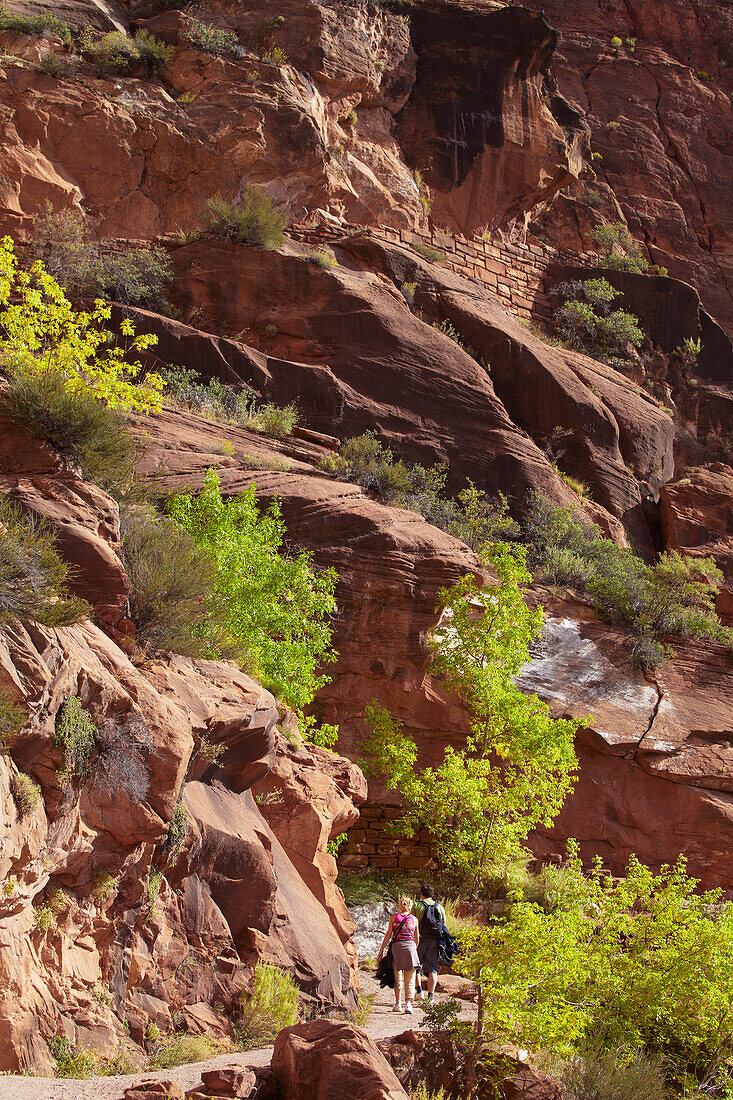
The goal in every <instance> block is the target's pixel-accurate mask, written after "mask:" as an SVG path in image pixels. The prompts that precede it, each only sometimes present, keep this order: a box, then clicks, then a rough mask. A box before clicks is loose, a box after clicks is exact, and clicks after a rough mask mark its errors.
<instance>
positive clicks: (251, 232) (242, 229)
mask: <svg viewBox="0 0 733 1100" xmlns="http://www.w3.org/2000/svg"><path fill="white" fill-rule="evenodd" d="M288 221H289V218H288V214H287V211H286V210H285V209H284V208H283V207H276V206H274V205H273V203H272V199H270V197H269V196H268V195H267V194H266V192H265V191H263V190H262V189H261V188H259V187H255V185H254V184H250V185H249V186H248V187H247V188H245V191H244V194H243V195H242V198H241V199H240V200H239V201H238V202H227V201H226V199H223V198H222V197H221V195H215V196H214V197H213V198H211V199H209V200H208V202H207V203H206V207H205V209H204V212H203V214H202V215H201V224H202V226H203V228H204V232H205V233H207V234H209V236H212V237H218V238H220V239H221V240H225V241H237V242H238V243H239V244H249V245H255V246H256V247H257V248H264V249H266V250H267V251H268V252H271V251H272V250H273V249H275V248H280V247H281V245H282V243H283V239H284V238H283V231H284V229H285V227H286V226H287V224H288Z"/></svg>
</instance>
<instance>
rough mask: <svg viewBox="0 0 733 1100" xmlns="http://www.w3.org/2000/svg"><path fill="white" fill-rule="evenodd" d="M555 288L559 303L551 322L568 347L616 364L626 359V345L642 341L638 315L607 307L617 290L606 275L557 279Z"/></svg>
mask: <svg viewBox="0 0 733 1100" xmlns="http://www.w3.org/2000/svg"><path fill="white" fill-rule="evenodd" d="M556 290H557V293H558V294H559V295H560V297H561V298H562V299H563V305H562V306H561V307H560V309H559V310H557V312H556V313H555V324H556V325H557V328H558V332H559V335H560V337H561V338H562V339H563V340H564V341H565V342H566V344H567V345H568V346H569V347H572V348H576V349H577V350H578V351H584V352H586V354H588V355H591V356H592V357H593V358H594V359H598V360H600V361H601V362H605V363H610V364H611V365H616V364H617V363H619V362H620V363H621V364H625V363H626V362H627V361H628V360H629V359H630V356H629V347H633V348H638V347H640V345H641V344H642V343H643V340H644V333H643V331H642V329H641V328H640V326H639V318H638V317H635V316H634V314H633V313H627V312H626V311H625V310H622V309H614V310H612V309H611V306H612V304H613V302H614V300H615V299H616V298H618V297H619V296H620V292H619V291H617V290H614V288H613V287H612V286H611V284H610V283H609V282H608V281H607V280H606V279H588V280H586V281H585V282H578V281H573V282H570V283H560V285H559V286H558V287H557V288H556Z"/></svg>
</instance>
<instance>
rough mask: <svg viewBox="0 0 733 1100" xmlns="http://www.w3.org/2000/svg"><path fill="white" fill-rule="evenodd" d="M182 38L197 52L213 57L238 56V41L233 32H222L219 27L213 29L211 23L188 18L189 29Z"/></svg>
mask: <svg viewBox="0 0 733 1100" xmlns="http://www.w3.org/2000/svg"><path fill="white" fill-rule="evenodd" d="M183 37H184V38H185V39H186V41H187V42H190V43H191V45H192V46H195V47H196V49H197V50H203V51H204V53H211V54H214V56H215V57H238V56H239V55H240V51H241V47H240V45H239V39H238V38H237V36H236V34H234V32H233V31H225V30H222V28H221V27H215V26H214V25H213V24H212V23H204V22H202V21H201V20H200V19H196V18H194V17H193V16H189V28H188V30H187V31H186V33H185V34H184V36H183Z"/></svg>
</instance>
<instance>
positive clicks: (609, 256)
mask: <svg viewBox="0 0 733 1100" xmlns="http://www.w3.org/2000/svg"><path fill="white" fill-rule="evenodd" d="M594 155H595V154H594ZM593 238H594V240H595V242H596V244H597V245H598V247H599V249H600V262H601V265H602V266H603V267H610V268H613V270H615V271H635V272H637V273H639V274H642V275H643V274H644V273H645V272H647V271H648V270H649V263H648V261H647V260H646V259H645V258H644V256H643V255H642V252H641V249H640V248H639V245H638V244H637V243H636V241H635V240H634V238H633V237H632V236H631V233H630V232H629V227H628V226H627V225H624V223H623V222H612V223H611V224H610V225H597V226H596V228H595V229H594V230H593Z"/></svg>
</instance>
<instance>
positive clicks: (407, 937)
mask: <svg viewBox="0 0 733 1100" xmlns="http://www.w3.org/2000/svg"><path fill="white" fill-rule="evenodd" d="M390 939H391V943H390V947H389V950H390V951H391V952H392V965H393V967H394V977H395V982H394V1002H395V1003H394V1008H393V1009H392V1011H393V1012H406V1013H408V1014H411V1013H412V1002H413V1000H414V998H415V971H416V970H417V968H418V966H419V965H420V962H419V960H418V956H417V950H418V944H419V941H420V934H419V932H418V928H417V917H414V916H413V915H412V898H408V897H402V898H400V900H399V902H398V905H397V912H396V913H393V914H392V916H391V917H390V918H389V924H388V926H387V931H386V932H385V933H384V939H383V940H382V946H381V947H380V948H379V954H378V955H377V966H379V964H380V963H381V961H382V955H383V954H384V949H385V947H386V945H387V941H388V940H390ZM403 986H404V1007H403V1001H402V996H403Z"/></svg>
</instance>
